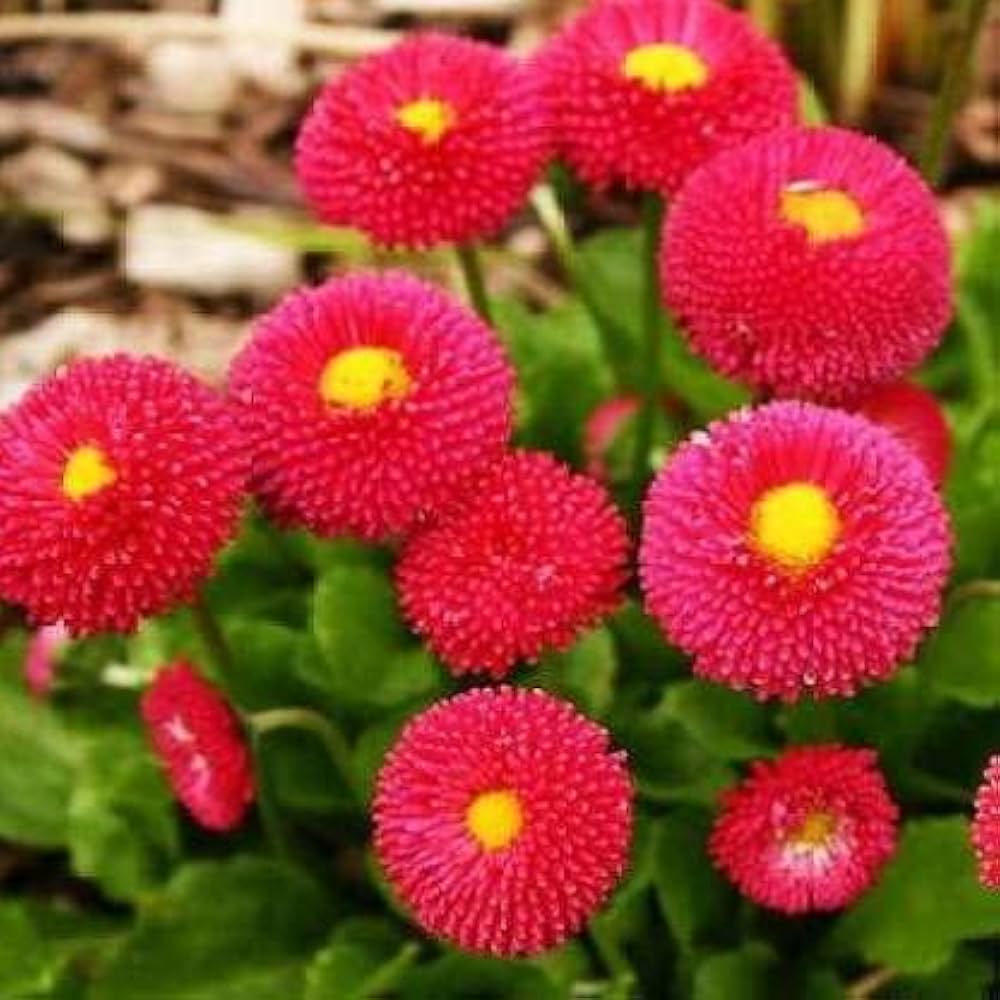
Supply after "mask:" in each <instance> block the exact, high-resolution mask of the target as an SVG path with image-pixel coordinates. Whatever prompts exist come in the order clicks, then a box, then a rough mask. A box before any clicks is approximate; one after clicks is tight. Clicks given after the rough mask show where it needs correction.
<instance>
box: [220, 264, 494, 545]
mask: <svg viewBox="0 0 1000 1000" xmlns="http://www.w3.org/2000/svg"><path fill="white" fill-rule="evenodd" d="M513 379H514V376H513V372H512V370H511V368H510V366H509V365H508V363H507V361H506V359H505V357H504V354H503V351H502V349H501V348H500V345H499V343H498V342H497V340H496V338H495V337H494V335H493V333H492V331H491V330H490V329H489V328H488V327H486V326H485V325H484V324H483V323H482V322H481V321H480V320H479V319H478V318H477V317H475V316H474V315H472V314H471V313H469V312H468V311H467V310H465V309H464V308H462V307H461V306H459V305H457V304H456V303H454V302H453V301H452V300H451V299H449V298H448V297H447V296H446V295H444V294H443V293H442V292H441V291H440V290H438V289H436V288H434V287H433V286H431V285H427V284H424V283H423V282H420V281H417V280H415V279H413V278H410V277H407V276H406V275H402V274H387V275H383V276H375V275H355V276H351V277H348V278H344V279H341V280H339V281H331V282H328V283H327V284H325V285H323V286H321V287H319V288H315V289H307V290H300V291H298V292H293V293H292V294H291V295H289V296H287V297H286V298H285V299H284V300H283V301H282V302H280V303H279V304H278V306H277V307H275V308H274V309H272V310H271V311H270V312H269V313H267V314H266V315H265V316H264V317H262V318H261V319H260V320H259V321H258V323H257V328H256V331H255V334H254V337H253V339H252V340H251V341H250V343H249V345H248V346H247V347H246V348H245V349H244V350H243V352H242V353H241V354H240V355H239V357H237V359H236V360H235V362H234V363H233V367H232V370H231V373H230V389H231V392H232V394H233V396H234V397H235V398H236V399H237V400H238V401H239V402H240V403H241V404H242V412H243V415H244V424H245V428H246V432H247V435H248V437H249V440H250V443H251V447H252V449H253V481H254V486H255V489H256V490H257V492H258V494H259V495H260V497H261V499H262V500H263V502H264V504H265V506H266V507H267V508H268V509H269V510H270V511H271V512H272V513H273V514H274V515H275V516H276V517H277V518H278V519H279V520H280V521H282V522H286V523H291V524H303V525H305V526H307V527H308V528H310V529H311V530H312V531H315V532H316V533H317V534H320V535H339V534H352V535H357V536H359V537H361V538H365V539H378V538H385V537H387V536H391V535H395V534H399V533H402V532H405V531H408V530H409V529H410V528H412V527H413V526H414V523H415V522H416V521H417V520H418V518H420V517H421V516H422V515H423V514H424V513H426V512H428V511H432V510H434V509H436V508H438V507H439V506H440V505H441V504H443V503H444V502H445V501H446V500H447V499H448V498H450V497H451V495H452V494H453V493H454V491H455V490H456V488H457V487H458V486H459V485H460V484H461V483H462V482H463V481H464V480H465V479H466V478H467V477H468V476H470V475H473V474H476V473H478V472H480V471H482V469H483V468H484V467H485V466H487V465H488V464H489V463H490V462H492V461H494V460H495V459H497V458H498V457H499V456H500V455H501V454H502V453H503V449H504V447H505V445H506V442H507V437H508V435H509V433H510V421H511V402H510V401H511V393H512V389H513Z"/></svg>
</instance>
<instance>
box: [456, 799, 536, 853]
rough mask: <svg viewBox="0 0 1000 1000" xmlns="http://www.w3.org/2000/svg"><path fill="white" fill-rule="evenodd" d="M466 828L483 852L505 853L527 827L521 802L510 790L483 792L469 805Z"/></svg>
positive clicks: (466, 813) (466, 814)
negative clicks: (505, 849) (524, 827)
mask: <svg viewBox="0 0 1000 1000" xmlns="http://www.w3.org/2000/svg"><path fill="white" fill-rule="evenodd" d="M465 825H466V828H467V829H468V831H469V833H471V834H472V836H473V837H475V838H476V840H477V841H478V842H479V845H480V846H481V847H482V848H483V849H484V850H486V851H502V850H503V849H504V848H505V847H509V846H510V845H511V844H512V843H513V842H514V841H515V840H516V839H517V835H518V834H519V833H520V832H521V827H522V826H524V814H523V813H522V812H521V801H520V799H518V797H517V795H515V794H514V792H511V791H508V790H502V791H496V792H482V793H480V794H479V795H477V796H476V797H475V798H474V799H473V800H472V802H471V803H469V808H468V809H466V811H465Z"/></svg>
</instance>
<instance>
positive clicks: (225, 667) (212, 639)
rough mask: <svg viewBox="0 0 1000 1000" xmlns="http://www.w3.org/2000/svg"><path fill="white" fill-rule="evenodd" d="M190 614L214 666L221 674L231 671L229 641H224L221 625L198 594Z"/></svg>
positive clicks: (231, 659)
mask: <svg viewBox="0 0 1000 1000" xmlns="http://www.w3.org/2000/svg"><path fill="white" fill-rule="evenodd" d="M191 616H192V617H193V618H194V624H195V627H196V628H197V630H198V632H199V634H200V635H201V639H202V642H204V644H205V648H206V649H207V650H208V655H209V656H210V657H211V658H212V661H213V662H214V663H215V665H216V667H217V668H218V669H219V670H220V671H221V672H222V673H223V674H230V673H232V668H233V656H232V653H231V652H230V651H229V643H228V642H226V637H225V635H224V634H223V631H222V625H221V624H220V623H219V619H218V618H216V616H215V612H214V611H212V609H211V608H210V607H209V606H208V604H207V603H206V601H205V598H204V597H202V596H201V595H200V594H199V595H198V596H197V597H196V598H195V599H194V600H193V601H192V602H191Z"/></svg>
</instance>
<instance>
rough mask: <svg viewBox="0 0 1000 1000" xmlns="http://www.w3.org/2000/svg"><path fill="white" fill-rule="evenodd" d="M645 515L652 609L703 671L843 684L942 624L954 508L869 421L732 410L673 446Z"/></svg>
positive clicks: (795, 408) (790, 688)
mask: <svg viewBox="0 0 1000 1000" xmlns="http://www.w3.org/2000/svg"><path fill="white" fill-rule="evenodd" d="M645 515H646V519H645V520H646V523H645V529H644V537H643V540H642V548H641V552H640V563H641V575H642V582H643V588H644V590H645V593H646V598H647V601H648V605H649V608H650V611H651V612H652V614H653V615H654V616H655V617H656V618H657V619H658V620H659V622H660V624H661V625H662V626H663V628H664V630H665V631H666V632H667V634H668V635H669V636H670V638H671V639H672V641H673V642H675V643H676V644H677V645H678V646H680V647H682V648H683V649H685V650H686V651H687V652H689V653H691V654H693V655H694V657H695V661H694V669H695V672H696V673H697V674H699V675H701V676H702V677H707V678H710V679H711V680H716V681H720V682H722V683H725V684H728V685H730V686H731V687H734V688H737V689H745V690H749V691H752V692H753V693H754V694H755V695H756V696H758V697H760V698H767V697H775V696H777V697H780V698H783V699H785V700H789V701H791V700H794V699H796V698H798V697H799V696H800V695H802V694H803V693H805V694H810V695H813V696H816V697H820V696H826V695H850V694H853V693H854V692H855V691H856V690H857V689H858V688H859V687H861V686H863V685H864V684H866V683H869V682H871V681H874V680H882V679H885V678H886V677H888V676H889V675H891V674H892V673H893V672H894V671H895V669H896V667H897V665H898V664H899V663H900V662H901V661H903V660H904V659H906V658H907V657H909V656H910V655H911V654H912V653H913V650H914V648H915V646H916V644H917V642H918V640H919V638H920V635H921V633H922V632H923V630H924V629H926V628H928V627H930V626H931V625H933V624H935V623H936V621H937V617H938V612H939V610H940V595H941V589H942V587H943V585H944V582H945V578H946V577H947V574H948V567H949V547H950V541H951V538H950V531H949V527H948V517H947V513H946V511H945V509H944V506H943V505H942V503H941V500H940V498H939V496H938V494H937V491H936V490H935V489H934V485H933V483H931V481H930V479H929V478H928V476H927V473H926V471H925V470H924V468H923V466H922V465H921V463H920V461H919V460H918V459H917V458H916V456H914V455H913V454H912V453H911V452H910V450H909V449H908V448H907V447H906V446H905V445H902V444H900V443H899V442H898V441H897V440H896V439H895V438H894V437H893V436H892V435H891V434H890V433H889V432H888V431H886V430H884V429H882V428H880V427H876V426H875V425H874V424H872V423H871V422H870V421H868V420H866V419H864V418H863V417H858V416H854V415H851V414H847V413H842V412H840V411H837V410H827V409H824V408H822V407H819V406H815V405H813V404H810V403H797V402H785V403H772V404H770V405H768V406H764V407H761V408H760V409H758V410H756V411H745V410H744V411H740V412H738V413H736V414H734V415H733V416H732V417H730V418H729V419H728V420H727V421H725V422H721V423H717V424H713V425H712V426H711V427H710V428H709V431H708V433H706V432H704V431H699V432H697V433H696V434H695V435H693V437H692V438H691V440H690V441H689V442H688V443H686V444H684V445H682V446H681V447H680V448H679V449H678V450H677V451H676V452H675V453H674V455H673V456H672V457H671V458H670V460H669V461H668V463H667V465H666V466H665V468H664V469H663V470H662V471H661V472H660V474H659V475H658V477H657V479H656V481H655V482H654V484H653V487H652V489H651V491H650V494H649V497H648V499H647V501H646V509H645Z"/></svg>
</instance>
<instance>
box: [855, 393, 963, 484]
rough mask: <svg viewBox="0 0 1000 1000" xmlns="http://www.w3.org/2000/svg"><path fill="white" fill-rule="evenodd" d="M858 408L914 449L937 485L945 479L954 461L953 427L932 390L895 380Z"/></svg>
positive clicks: (861, 403)
mask: <svg viewBox="0 0 1000 1000" xmlns="http://www.w3.org/2000/svg"><path fill="white" fill-rule="evenodd" d="M856 409H857V412H858V413H861V414H863V415H864V416H866V417H867V418H868V419H869V420H873V421H874V422H875V423H877V424H881V425H882V426H883V427H885V428H886V430H888V431H891V432H892V433H893V434H895V436H896V437H897V438H899V440H900V441H902V442H903V443H904V444H906V445H908V446H909V447H910V448H912V449H913V450H914V451H915V452H916V453H917V455H918V456H919V457H920V460H921V461H922V462H923V463H924V465H925V466H926V468H927V472H928V474H929V475H930V477H931V479H933V480H934V484H935V485H936V486H940V485H941V484H942V483H943V482H944V480H945V477H946V476H947V474H948V466H949V465H950V463H951V430H950V428H949V427H948V421H947V420H946V419H945V415H944V411H943V410H942V409H941V405H940V403H938V401H937V400H936V399H935V398H934V396H933V394H932V393H929V392H928V391H927V390H926V389H923V388H921V387H920V386H919V385H914V384H913V383H912V382H894V383H893V384H892V385H887V386H883V387H882V388H880V389H876V390H875V392H873V393H871V395H869V396H866V397H865V398H864V399H863V400H861V402H860V403H858V404H857V407H856Z"/></svg>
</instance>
